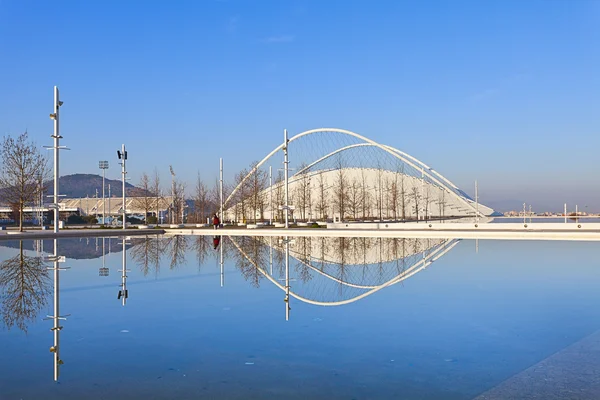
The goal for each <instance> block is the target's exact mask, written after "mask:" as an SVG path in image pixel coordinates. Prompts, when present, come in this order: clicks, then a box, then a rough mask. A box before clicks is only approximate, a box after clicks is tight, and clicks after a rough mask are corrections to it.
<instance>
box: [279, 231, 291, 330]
mask: <svg viewBox="0 0 600 400" xmlns="http://www.w3.org/2000/svg"><path fill="white" fill-rule="evenodd" d="M293 242H294V240H293V239H289V238H288V237H287V236H286V237H285V238H284V239H283V240H282V241H281V243H283V244H284V245H285V297H284V298H283V302H284V303H285V320H286V321H289V320H290V310H291V308H290V243H293Z"/></svg>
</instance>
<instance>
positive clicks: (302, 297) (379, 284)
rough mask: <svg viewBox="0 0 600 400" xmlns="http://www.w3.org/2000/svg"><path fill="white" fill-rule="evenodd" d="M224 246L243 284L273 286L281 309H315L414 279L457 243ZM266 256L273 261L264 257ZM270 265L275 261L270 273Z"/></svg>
mask: <svg viewBox="0 0 600 400" xmlns="http://www.w3.org/2000/svg"><path fill="white" fill-rule="evenodd" d="M229 240H230V241H231V242H232V244H233V248H234V249H235V250H237V254H234V256H235V258H236V260H237V263H236V264H237V265H238V268H239V269H240V270H241V271H242V274H243V275H244V276H245V277H246V279H247V280H249V281H251V282H253V284H254V285H255V286H258V284H259V282H260V281H261V280H263V279H266V280H268V281H269V282H271V283H272V284H274V285H275V286H277V287H278V288H279V289H281V290H282V291H283V292H284V293H285V300H286V304H287V307H289V301H290V297H291V298H295V299H297V300H299V301H302V302H305V303H309V304H313V305H319V306H339V305H344V304H349V303H353V302H355V301H358V300H361V299H364V298H366V297H368V296H370V295H372V294H375V293H376V292H378V291H380V290H382V289H385V288H387V287H389V286H392V285H395V284H397V283H400V282H403V281H404V280H406V279H408V278H410V277H412V276H414V275H415V274H417V273H418V272H420V271H422V270H423V269H425V268H427V267H428V266H429V265H430V264H431V263H433V262H434V261H435V260H437V259H438V258H440V257H441V256H443V255H444V254H446V253H447V252H448V251H450V249H452V248H453V247H454V246H455V245H456V244H457V243H458V241H457V240H450V239H405V238H326V237H321V238H310V237H296V238H290V240H288V238H285V239H280V240H276V241H273V240H272V241H270V239H266V238H259V237H230V238H229ZM269 243H273V245H272V247H271V246H270V245H269ZM272 250H273V251H274V255H271V254H270V253H271V251H272ZM271 260H275V261H274V264H275V265H274V267H273V266H272V265H271ZM290 275H293V277H291V276H290ZM290 281H292V282H293V283H290ZM287 312H289V310H287V311H286V313H287Z"/></svg>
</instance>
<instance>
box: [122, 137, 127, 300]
mask: <svg viewBox="0 0 600 400" xmlns="http://www.w3.org/2000/svg"><path fill="white" fill-rule="evenodd" d="M121 154H122V155H121V158H122V159H121V162H122V164H121V166H122V174H123V229H125V226H126V225H127V211H126V209H125V201H126V200H125V176H126V175H127V170H126V169H125V161H126V160H127V156H126V153H125V144H122V145H121ZM123 257H125V239H123ZM123 259H124V258H123ZM123 262H125V261H123ZM123 269H125V267H123ZM123 273H124V272H123ZM123 305H125V304H123Z"/></svg>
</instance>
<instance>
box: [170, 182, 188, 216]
mask: <svg viewBox="0 0 600 400" xmlns="http://www.w3.org/2000/svg"><path fill="white" fill-rule="evenodd" d="M184 209H185V183H184V182H182V181H180V180H178V179H175V180H174V181H173V209H172V211H173V222H176V221H177V219H178V218H179V219H180V221H181V222H180V223H182V224H183V223H184V220H183V212H184Z"/></svg>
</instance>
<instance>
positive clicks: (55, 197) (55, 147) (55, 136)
mask: <svg viewBox="0 0 600 400" xmlns="http://www.w3.org/2000/svg"><path fill="white" fill-rule="evenodd" d="M62 105H63V102H62V101H60V99H59V96H58V86H54V112H53V113H52V114H50V119H52V120H54V134H53V135H52V136H51V137H52V138H53V139H54V145H53V146H45V147H46V148H48V149H53V150H54V195H53V204H52V208H54V233H58V220H59V218H58V217H59V211H60V210H59V208H58V197H59V196H60V195H59V194H58V186H59V185H58V176H59V168H58V167H59V162H58V161H59V157H58V154H59V150H62V149H67V148H66V147H65V146H60V139H62V136H60V130H59V109H60V106H62Z"/></svg>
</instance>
